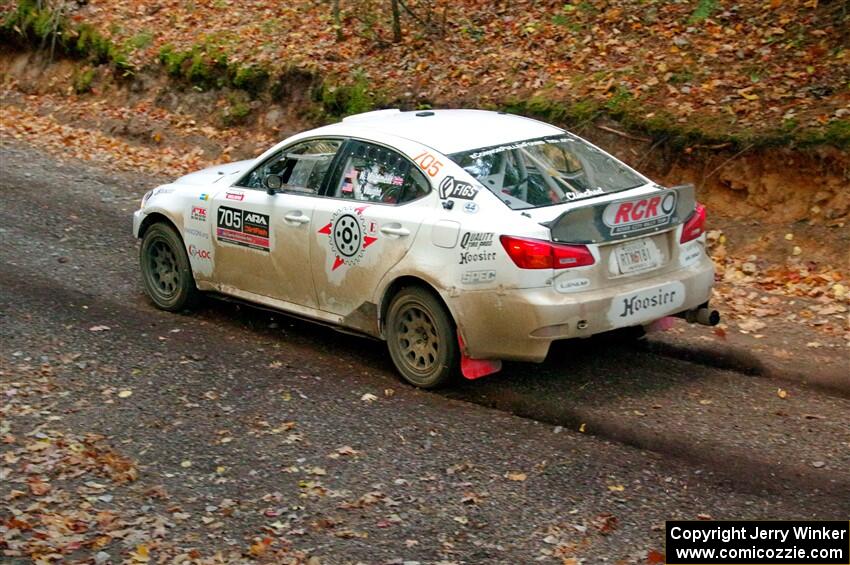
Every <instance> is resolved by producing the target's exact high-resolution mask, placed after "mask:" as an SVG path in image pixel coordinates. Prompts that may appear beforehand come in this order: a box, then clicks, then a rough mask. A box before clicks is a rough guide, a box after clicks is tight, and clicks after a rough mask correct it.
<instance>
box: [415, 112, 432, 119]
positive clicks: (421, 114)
mask: <svg viewBox="0 0 850 565" xmlns="http://www.w3.org/2000/svg"><path fill="white" fill-rule="evenodd" d="M416 115H417V117H420V118H427V117H428V116H433V115H434V112H431V111H427V112H416Z"/></svg>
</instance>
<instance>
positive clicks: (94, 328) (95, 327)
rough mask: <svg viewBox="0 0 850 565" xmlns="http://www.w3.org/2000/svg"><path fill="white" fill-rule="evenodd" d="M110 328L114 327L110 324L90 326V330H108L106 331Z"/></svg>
mask: <svg viewBox="0 0 850 565" xmlns="http://www.w3.org/2000/svg"><path fill="white" fill-rule="evenodd" d="M110 329H112V328H110V327H109V326H92V327H90V328H89V331H90V332H106V331H109V330H110Z"/></svg>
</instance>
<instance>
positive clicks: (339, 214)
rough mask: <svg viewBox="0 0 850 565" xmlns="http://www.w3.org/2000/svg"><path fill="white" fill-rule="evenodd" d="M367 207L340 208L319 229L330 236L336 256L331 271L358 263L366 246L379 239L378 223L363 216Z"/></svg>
mask: <svg viewBox="0 0 850 565" xmlns="http://www.w3.org/2000/svg"><path fill="white" fill-rule="evenodd" d="M366 208H367V207H366V206H361V207H359V208H340V209H339V210H337V211H336V212H334V214H333V216H331V221H330V222H328V224H327V225H326V226H324V227H323V228H322V229H320V230H319V233H320V234H323V235H327V236H328V245H329V246H330V248H331V253H332V254H333V256H334V262H333V265H331V271H336V270H337V269H339V268H340V267H342V266H343V265H348V266H353V265H356V264H357V263H359V262H360V259H361V258H362V257H363V254H364V253H365V252H366V248H367V247H369V246H370V245H372V244H373V243H375V242H376V241H377V240H378V237H377V234H378V229H377V225H375V222H372V221H369V220H367V219H366V218H364V217H363V210H365V209H366Z"/></svg>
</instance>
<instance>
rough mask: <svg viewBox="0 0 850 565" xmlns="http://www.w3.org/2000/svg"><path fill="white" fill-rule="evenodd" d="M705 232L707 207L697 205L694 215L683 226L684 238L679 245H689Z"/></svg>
mask: <svg viewBox="0 0 850 565" xmlns="http://www.w3.org/2000/svg"><path fill="white" fill-rule="evenodd" d="M703 232H705V206H703V205H702V204H697V207H696V209H695V210H694V211H693V213H692V214H691V215H690V216H688V219H687V220H685V224H684V225H683V226H682V237H681V238H680V239H679V243H687V242H689V241H692V240H694V239H696V238H698V237H699V236H701V235H702V234H703Z"/></svg>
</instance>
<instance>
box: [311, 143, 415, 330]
mask: <svg viewBox="0 0 850 565" xmlns="http://www.w3.org/2000/svg"><path fill="white" fill-rule="evenodd" d="M429 186H430V185H429V183H428V181H427V180H426V179H425V177H424V176H423V175H422V173H421V172H420V171H419V170H418V169H417V168H416V166H415V165H413V164H412V163H411V162H410V161H408V160H407V159H406V158H404V157H402V156H401V155H400V154H398V153H397V152H395V151H393V150H391V149H388V148H385V147H381V146H378V145H373V144H369V143H365V142H360V141H350V142H348V143H347V144H346V146H345V148H344V149H343V153H342V155H341V156H340V159H338V161H337V165H336V166H335V174H334V175H333V177H332V178H331V179H330V180H329V181H328V183H327V186H326V194H325V198H322V199H319V200H318V201H317V204H316V208H315V211H314V212H313V229H312V242H311V262H312V268H313V279H314V281H315V284H316V292H317V295H318V302H319V308H320V309H322V310H324V311H326V312H331V313H334V314H337V315H340V316H342V317H343V323H347V324H348V325H351V326H354V327H357V328H358V329H361V330H366V331H371V330H374V329H376V328H375V327H364V321H363V319H362V317H359V316H357V314H356V312H357V311H358V310H360V311H361V312H363V313H364V314H367V315H368V316H369V321H367V322H366V323H367V324H368V323H371V324H374V323H375V322H376V320H377V316H374V320H373V319H372V318H373V317H372V316H371V313H372V311H373V310H374V308H373V307H372V308H370V304H369V301H370V300H372V296H373V294H374V292H375V289H376V288H377V286H378V284H379V282H380V281H381V279H382V278H383V276H384V275H385V274H386V273H387V271H388V270H389V269H390V268H392V267H393V266H394V265H395V264H396V263H398V261H399V260H401V258H402V257H404V255H405V253H407V250H408V249H409V248H410V245H411V244H412V242H413V239H414V238H415V236H416V232H417V230H418V229H419V225H420V224H421V222H422V218H423V217H424V216H425V210H424V208H426V207H428V208H430V206H431V205H430V204H429V203H427V202H425V201H424V200H422V199H421V197H422V196H424V195H425V194H427V193H428V191H429ZM348 317H351V318H348ZM347 318H348V320H347V321H346V319H347Z"/></svg>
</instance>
